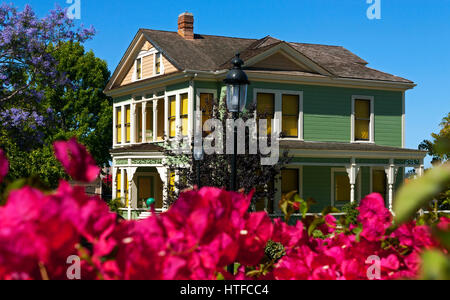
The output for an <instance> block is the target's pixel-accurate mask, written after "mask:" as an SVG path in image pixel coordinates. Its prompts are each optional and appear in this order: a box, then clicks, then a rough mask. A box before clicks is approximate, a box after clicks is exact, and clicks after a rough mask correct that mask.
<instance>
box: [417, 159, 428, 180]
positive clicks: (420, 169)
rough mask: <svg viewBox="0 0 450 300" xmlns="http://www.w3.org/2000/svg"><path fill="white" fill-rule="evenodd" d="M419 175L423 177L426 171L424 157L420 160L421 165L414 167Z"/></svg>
mask: <svg viewBox="0 0 450 300" xmlns="http://www.w3.org/2000/svg"><path fill="white" fill-rule="evenodd" d="M414 170H415V172H416V176H417V177H422V176H423V174H424V173H425V165H424V161H423V159H421V160H420V165H419V166H417V167H416V168H414Z"/></svg>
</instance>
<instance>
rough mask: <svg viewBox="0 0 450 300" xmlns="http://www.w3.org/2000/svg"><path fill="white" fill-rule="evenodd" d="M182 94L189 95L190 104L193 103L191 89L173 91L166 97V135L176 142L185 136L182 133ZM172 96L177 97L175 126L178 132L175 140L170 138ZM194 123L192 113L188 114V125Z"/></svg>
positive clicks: (167, 93)
mask: <svg viewBox="0 0 450 300" xmlns="http://www.w3.org/2000/svg"><path fill="white" fill-rule="evenodd" d="M182 94H188V103H191V101H192V94H191V89H190V88H185V89H181V90H175V91H171V92H166V95H165V101H164V102H165V121H164V124H165V134H166V136H167V137H168V139H169V140H175V139H177V138H178V139H182V138H183V135H182V132H181V126H182V124H181V110H180V104H181V97H180V96H181V95H182ZM171 96H175V99H176V100H175V105H176V108H175V117H176V119H175V124H176V132H175V137H174V138H170V137H169V131H170V128H169V97H171ZM191 121H192V116H191V114H190V113H188V124H190V122H191ZM189 134H190V133H189V129H188V135H189Z"/></svg>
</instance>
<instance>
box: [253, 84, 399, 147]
mask: <svg viewBox="0 0 450 300" xmlns="http://www.w3.org/2000/svg"><path fill="white" fill-rule="evenodd" d="M255 88H258V89H275V90H295V91H303V100H304V105H303V106H304V138H305V140H306V141H319V142H350V140H351V110H352V96H353V95H365V96H374V97H375V105H374V109H375V142H376V144H378V145H383V146H393V147H401V146H402V101H403V99H402V93H401V92H394V91H380V90H369V89H352V88H340V87H328V86H316V85H292V84H280V83H267V82H253V83H252V84H251V85H250V87H249V95H248V103H250V102H252V101H253V90H254V89H255Z"/></svg>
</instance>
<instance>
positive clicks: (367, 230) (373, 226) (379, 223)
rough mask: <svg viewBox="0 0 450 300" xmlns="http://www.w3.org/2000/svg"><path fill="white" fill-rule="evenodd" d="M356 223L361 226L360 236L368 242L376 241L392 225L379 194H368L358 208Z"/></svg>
mask: <svg viewBox="0 0 450 300" xmlns="http://www.w3.org/2000/svg"><path fill="white" fill-rule="evenodd" d="M358 210H359V216H358V222H360V223H361V224H362V226H363V231H362V233H361V236H362V237H364V238H366V239H367V240H369V241H378V240H379V239H380V238H381V237H382V236H383V235H384V234H385V232H386V229H388V228H389V227H391V225H392V215H391V213H390V212H389V210H388V209H387V208H386V206H385V204H384V200H383V197H381V195H380V194H375V193H374V194H370V195H369V196H367V197H366V198H364V199H363V200H361V204H360V206H359V208H358Z"/></svg>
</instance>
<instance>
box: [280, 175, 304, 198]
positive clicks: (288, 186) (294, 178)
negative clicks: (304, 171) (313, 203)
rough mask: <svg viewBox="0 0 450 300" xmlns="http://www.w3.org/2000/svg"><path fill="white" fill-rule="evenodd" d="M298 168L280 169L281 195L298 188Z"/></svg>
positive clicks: (298, 190)
mask: <svg viewBox="0 0 450 300" xmlns="http://www.w3.org/2000/svg"><path fill="white" fill-rule="evenodd" d="M298 183H299V170H298V169H284V170H281V193H282V194H283V195H286V194H289V193H291V192H294V191H297V193H299V192H300V189H299V184H298Z"/></svg>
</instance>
